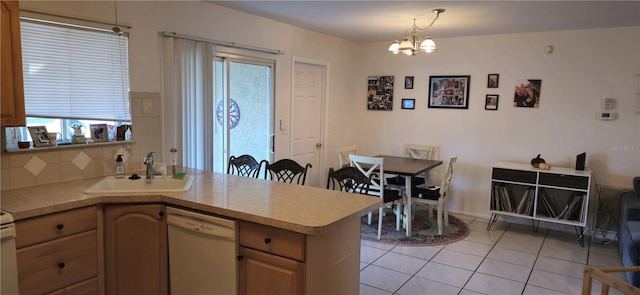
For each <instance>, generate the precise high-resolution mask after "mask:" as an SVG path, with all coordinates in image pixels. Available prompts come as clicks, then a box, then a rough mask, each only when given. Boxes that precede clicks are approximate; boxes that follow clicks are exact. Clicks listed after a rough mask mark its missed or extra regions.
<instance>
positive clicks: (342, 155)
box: [338, 145, 358, 167]
mask: <svg viewBox="0 0 640 295" xmlns="http://www.w3.org/2000/svg"><path fill="white" fill-rule="evenodd" d="M351 154H353V155H357V154H358V146H357V145H346V146H341V147H339V148H338V162H340V167H344V166H349V155H351Z"/></svg>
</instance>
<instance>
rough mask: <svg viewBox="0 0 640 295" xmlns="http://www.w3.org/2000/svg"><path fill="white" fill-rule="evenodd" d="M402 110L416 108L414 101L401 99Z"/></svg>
mask: <svg viewBox="0 0 640 295" xmlns="http://www.w3.org/2000/svg"><path fill="white" fill-rule="evenodd" d="M402 108H403V109H408V110H413V109H415V108H416V100H415V99H413V98H403V99H402Z"/></svg>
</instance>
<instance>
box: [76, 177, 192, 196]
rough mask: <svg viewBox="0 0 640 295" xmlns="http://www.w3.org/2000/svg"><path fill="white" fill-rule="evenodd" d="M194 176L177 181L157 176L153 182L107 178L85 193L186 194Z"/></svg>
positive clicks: (141, 179)
mask: <svg viewBox="0 0 640 295" xmlns="http://www.w3.org/2000/svg"><path fill="white" fill-rule="evenodd" d="M192 182H193V176H190V175H186V176H184V177H183V178H180V179H176V178H171V177H162V176H156V178H154V179H152V180H151V182H149V183H147V180H146V179H145V178H144V177H142V178H138V179H131V178H115V176H107V177H105V178H104V179H102V180H100V181H98V182H97V183H96V184H94V185H92V186H91V187H90V188H88V189H87V190H85V191H84V193H85V194H114V193H171V192H186V191H188V190H189V188H190V187H191V183H192Z"/></svg>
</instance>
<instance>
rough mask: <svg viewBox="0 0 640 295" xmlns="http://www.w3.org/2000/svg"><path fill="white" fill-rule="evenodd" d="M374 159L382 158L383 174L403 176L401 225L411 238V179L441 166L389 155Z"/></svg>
mask: <svg viewBox="0 0 640 295" xmlns="http://www.w3.org/2000/svg"><path fill="white" fill-rule="evenodd" d="M374 157H376V158H383V159H384V160H383V165H384V166H383V168H384V173H385V174H386V173H388V174H395V175H400V176H404V179H405V197H406V199H405V202H404V210H403V211H404V212H403V215H402V224H403V225H404V226H405V229H406V234H407V237H410V236H411V220H412V217H411V189H412V187H413V184H412V183H411V181H412V178H413V177H415V176H419V175H420V174H423V173H425V174H426V172H427V171H429V170H431V169H432V168H434V167H438V166H440V165H442V161H440V160H426V159H413V158H405V157H398V156H389V155H376V156H374Z"/></svg>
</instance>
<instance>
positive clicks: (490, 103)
mask: <svg viewBox="0 0 640 295" xmlns="http://www.w3.org/2000/svg"><path fill="white" fill-rule="evenodd" d="M499 98H500V95H497V94H487V97H486V98H485V102H484V109H485V110H490V111H497V110H498V99H499Z"/></svg>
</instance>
